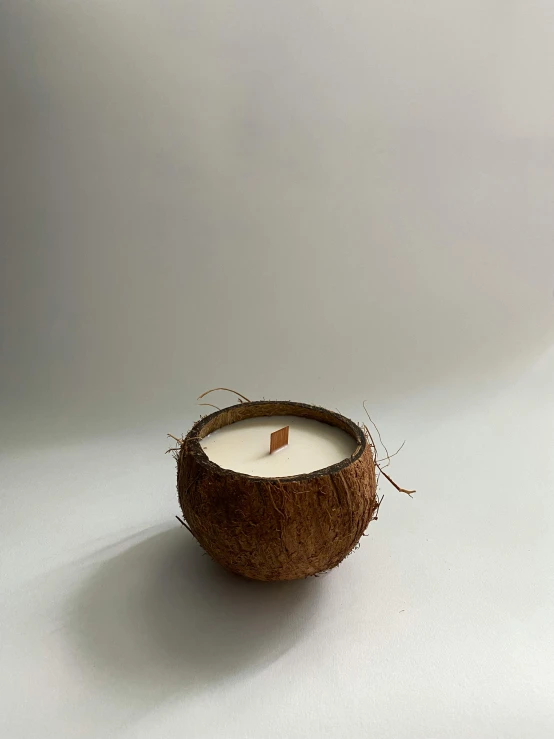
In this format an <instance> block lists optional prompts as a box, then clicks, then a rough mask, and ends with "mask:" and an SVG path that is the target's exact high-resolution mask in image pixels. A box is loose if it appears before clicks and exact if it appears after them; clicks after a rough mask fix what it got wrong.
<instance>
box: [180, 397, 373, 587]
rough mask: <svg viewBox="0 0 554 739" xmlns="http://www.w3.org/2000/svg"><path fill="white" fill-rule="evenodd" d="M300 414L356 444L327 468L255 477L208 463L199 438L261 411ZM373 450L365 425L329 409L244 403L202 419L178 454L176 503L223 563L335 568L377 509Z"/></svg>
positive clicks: (269, 569) (289, 576) (246, 567)
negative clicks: (337, 430) (339, 430)
mask: <svg viewBox="0 0 554 739" xmlns="http://www.w3.org/2000/svg"><path fill="white" fill-rule="evenodd" d="M272 415H297V416H303V417H305V418H313V419H315V420H318V421H323V422H325V423H329V424H331V425H334V426H338V427H339V428H342V429H343V430H344V431H346V432H347V433H349V434H350V435H351V436H353V437H354V438H355V439H356V441H357V442H358V447H357V449H356V451H355V452H354V454H353V455H352V457H350V458H349V459H347V460H344V461H343V462H340V463H339V464H336V465H333V466H332V467H329V468H327V469H325V470H318V471H317V472H315V473H310V474H307V475H298V476H296V477H282V478H263V477H251V476H249V475H245V474H242V473H238V472H233V471H232V470H226V469H223V468H221V467H219V466H218V465H216V464H214V463H213V462H211V461H210V460H209V459H208V457H207V456H206V454H205V453H204V451H203V450H202V447H201V444H200V440H201V439H202V438H204V437H205V436H207V435H208V434H209V433H211V432H212V431H215V430H216V429H218V428H221V427H222V426H226V425H228V424H230V423H235V422H236V421H240V420H243V419H245V418H253V417H256V416H272ZM376 487H377V486H376V476H375V460H374V457H373V449H372V447H371V445H370V444H368V443H367V442H366V438H365V436H364V434H363V432H362V430H361V429H360V428H358V426H356V424H354V423H353V422H352V421H350V420H349V419H347V418H345V417H344V416H341V415H339V414H338V413H333V412H332V411H328V410H325V409H324V408H318V407H316V406H309V405H305V404H303V403H293V402H289V401H256V402H251V403H241V404H240V405H236V406H232V407H230V408H226V409H224V410H222V411H218V412H217V413H212V414H211V415H210V416H207V417H206V418H203V419H201V420H200V421H198V423H196V424H195V425H194V426H193V428H192V429H191V430H190V432H189V433H188V434H187V436H186V438H185V439H184V441H183V443H182V444H181V449H180V451H179V453H178V457H177V490H178V493H179V502H180V505H181V509H182V511H183V514H184V516H185V519H186V521H187V523H188V526H189V527H190V530H191V532H192V533H193V535H194V536H195V537H196V539H197V540H198V542H199V543H200V544H201V546H202V547H203V548H204V549H205V550H206V551H207V552H208V553H209V554H210V555H211V556H212V557H213V559H215V560H216V561H217V562H219V563H220V564H221V565H223V567H225V568H227V569H228V570H231V571H232V572H235V573H237V574H239V575H243V576H244V577H249V578H253V579H255V580H295V579H298V578H303V577H307V576H308V575H315V574H317V573H318V572H323V571H325V570H329V569H331V568H332V567H336V565H338V564H339V563H340V562H341V561H342V560H343V559H344V557H346V555H347V554H349V553H350V552H351V551H352V549H353V548H354V547H355V546H356V544H357V543H358V541H359V540H360V537H361V536H362V534H363V533H364V531H365V529H366V528H367V526H368V524H369V522H370V521H371V520H372V518H373V517H374V516H375V514H376V512H377V508H378V502H377V497H376Z"/></svg>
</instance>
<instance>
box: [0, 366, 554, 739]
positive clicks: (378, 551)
mask: <svg viewBox="0 0 554 739" xmlns="http://www.w3.org/2000/svg"><path fill="white" fill-rule="evenodd" d="M553 391H554V353H552V352H551V353H550V354H545V355H543V357H542V358H540V359H539V360H537V361H536V362H535V364H534V366H533V367H532V368H529V369H527V370H526V371H525V372H524V373H523V374H521V373H520V374H517V375H516V373H514V374H512V375H511V376H510V377H509V378H505V380H504V384H503V385H502V387H501V388H499V389H498V390H497V391H496V392H495V393H494V394H490V393H489V394H488V395H485V394H483V393H482V394H481V395H476V396H475V397H474V399H473V401H468V400H467V395H465V396H464V397H463V398H462V396H461V395H460V403H459V406H458V410H457V411H456V412H455V413H451V414H449V415H447V414H444V413H441V407H442V404H443V399H441V394H440V392H439V391H437V390H435V391H433V392H428V393H427V394H426V395H425V397H424V396H420V397H419V398H418V400H417V401H414V402H413V403H412V405H411V406H410V407H409V409H408V412H407V411H406V409H404V410H403V411H402V416H403V421H402V426H403V428H402V429H400V428H399V427H398V417H399V416H398V414H397V415H396V416H395V414H394V413H393V412H391V413H390V414H388V415H387V416H386V417H384V418H381V419H380V422H381V428H382V431H383V432H384V433H385V432H386V436H387V437H388V438H389V441H390V442H391V446H394V444H396V443H397V442H400V441H402V440H403V437H402V434H404V436H405V437H407V439H408V441H407V444H406V447H405V448H404V450H403V452H402V454H401V455H399V456H398V457H397V458H395V460H394V465H393V467H392V469H393V471H394V475H395V476H396V477H397V478H398V480H399V481H400V482H401V483H405V484H409V485H412V484H413V485H415V486H416V487H417V489H418V492H417V494H416V495H415V496H414V498H413V499H412V500H410V498H408V497H407V496H404V495H401V494H400V493H397V492H396V491H395V490H393V489H390V488H388V487H386V486H384V485H382V491H383V492H384V493H385V500H384V503H383V505H382V509H381V515H380V517H379V520H378V521H377V522H375V523H372V524H371V525H370V527H369V529H368V536H367V537H365V538H364V539H363V540H362V546H361V548H360V549H359V550H358V551H357V552H356V553H355V554H354V555H353V556H351V557H349V558H348V559H347V560H346V561H345V562H344V563H343V564H342V565H341V566H340V567H339V568H338V569H337V570H335V571H333V572H331V573H330V574H328V575H326V576H323V577H319V578H311V579H308V580H306V581H300V582H295V583H282V584H260V583H252V582H248V581H245V580H242V579H240V578H235V577H233V576H229V575H227V574H226V573H225V572H223V571H222V570H220V569H219V568H218V566H217V565H215V564H214V563H212V561H211V560H210V559H209V558H208V557H207V556H203V554H202V552H201V550H200V549H199V547H198V546H197V545H196V544H195V542H194V541H193V540H192V539H191V537H190V535H189V534H188V532H187V531H186V530H184V529H183V528H182V527H181V526H179V524H178V523H177V522H176V521H175V519H174V518H173V516H174V514H175V513H176V512H178V508H177V502H176V497H175V492H174V465H173V461H172V460H171V459H170V457H169V456H167V457H166V456H164V454H163V451H164V445H165V443H166V442H165V438H164V434H163V431H162V429H152V430H149V431H146V432H144V433H143V434H142V435H140V436H138V435H135V436H130V435H129V436H119V437H115V436H114V437H110V438H107V437H106V438H96V439H94V440H89V441H86V442H82V443H79V442H73V443H71V444H69V443H66V444H65V445H57V446H48V445H45V446H42V447H41V446H40V445H39V446H38V447H36V446H34V445H29V446H28V447H27V448H18V449H17V450H12V451H8V452H6V453H5V454H4V455H3V456H2V458H1V462H0V477H1V479H2V486H3V497H4V504H3V515H2V519H1V529H2V532H1V533H2V550H3V554H2V580H1V597H0V603H1V606H0V608H1V620H2V659H1V662H0V707H1V710H0V724H1V725H2V726H3V730H2V735H3V736H6V737H9V738H10V739H20V738H21V739H23V738H25V739H28V738H29V737H39V736H44V735H45V732H46V733H47V734H48V736H56V737H57V738H58V739H66V738H67V739H74V738H75V737H86V738H87V739H88V738H89V737H90V738H91V739H92V738H93V737H94V738H95V739H96V738H98V739H104V738H105V737H114V738H115V737H148V739H156V738H157V737H160V739H162V737H163V738H164V739H165V738H167V737H172V736H188V737H194V739H204V738H205V739H214V737H217V738H219V737H226V739H239V738H240V739H243V738H244V737H253V738H256V739H257V738H258V737H264V738H266V739H278V738H279V739H281V738H283V739H285V737H287V738H291V737H302V738H304V737H306V739H307V738H308V737H314V736H320V737H333V738H336V737H345V739H346V738H347V737H356V738H357V737H360V739H361V738H362V737H368V736H376V737H382V738H383V739H388V738H389V737H390V739H398V737H410V738H411V739H416V738H417V739H419V738H421V739H429V738H431V737H441V738H442V737H456V739H462V738H464V739H465V738H466V737H467V739H473V738H474V737H480V738H482V739H485V738H489V737H490V738H491V739H492V738H493V737H495V738H496V737H502V739H509V738H511V737H513V738H514V739H519V738H520V737H521V736H527V737H533V739H539V738H540V739H543V738H544V739H547V737H551V736H552V735H553V733H554V704H553V702H552V696H553V695H554V670H553V665H554V548H553V546H552V537H553V534H554V530H553V525H554V524H553V521H554V496H553V494H552V492H553V490H554V456H553V455H552V448H553V444H554V416H553V414H552V410H553V408H552V397H553ZM462 401H463V402H462ZM344 410H345V409H344ZM353 410H354V409H352V411H351V412H353ZM408 415H411V418H412V420H411V421H410V422H408V420H407V418H408ZM173 430H175V431H178V432H180V431H181V430H183V429H181V428H174V429H173Z"/></svg>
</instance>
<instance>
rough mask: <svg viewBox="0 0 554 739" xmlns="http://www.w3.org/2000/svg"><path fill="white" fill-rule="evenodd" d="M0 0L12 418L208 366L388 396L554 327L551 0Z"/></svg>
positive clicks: (137, 411)
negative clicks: (368, 0) (412, 0)
mask: <svg viewBox="0 0 554 739" xmlns="http://www.w3.org/2000/svg"><path fill="white" fill-rule="evenodd" d="M0 8H1V16H2V17H1V23H0V60H1V69H2V94H1V105H2V180H3V187H4V189H3V192H2V209H3V211H4V213H3V217H2V270H1V281H2V282H1V293H0V300H1V301H2V304H1V321H2V325H1V335H2V365H1V373H2V376H1V391H2V417H3V419H4V424H3V427H4V432H5V436H6V437H7V438H8V439H11V440H14V439H17V438H20V437H21V438H25V436H26V435H27V434H28V433H29V432H30V431H31V430H34V432H35V433H36V432H38V431H39V430H40V432H41V433H42V432H47V433H49V434H50V433H58V432H61V433H66V432H69V433H75V430H76V429H80V431H81V432H82V433H85V431H87V430H96V429H104V428H108V427H110V428H111V427H112V426H113V425H114V424H115V425H116V426H127V425H128V424H135V423H143V422H146V421H148V420H149V419H150V420H151V419H152V418H153V417H155V418H158V419H164V418H166V417H174V418H179V417H182V416H183V414H186V413H188V412H190V410H191V407H192V405H193V403H194V400H195V398H196V396H197V395H198V394H199V393H200V392H201V391H203V390H206V389H208V388H210V387H214V386H216V385H221V384H224V385H230V386H231V387H236V388H237V389H238V390H240V391H241V392H243V393H245V394H246V395H249V396H252V397H255V398H257V397H260V396H266V397H273V398H279V397H290V398H294V399H302V400H310V401H318V402H327V403H328V404H329V405H331V406H334V405H337V404H349V403H358V404H359V403H360V402H361V400H363V399H364V398H369V399H370V400H371V402H372V403H373V405H374V406H375V404H380V403H385V404H387V403H389V402H391V401H392V402H400V403H401V402H403V399H406V398H408V397H409V396H411V395H412V394H413V393H414V391H416V390H418V389H420V388H422V387H427V386H429V385H436V383H438V382H452V381H457V380H456V378H460V377H465V376H467V375H468V373H471V374H472V375H473V376H479V377H481V378H486V377H490V376H493V377H494V376H496V373H497V372H498V371H499V370H500V368H506V367H510V366H513V363H514V361H517V362H519V363H521V361H523V362H528V361H529V359H530V358H531V357H532V356H534V355H535V354H536V353H537V352H539V351H540V350H541V349H542V348H543V347H544V346H545V345H546V344H547V343H548V341H549V338H550V337H551V336H552V308H553V297H552V289H553V287H554V280H553V277H552V268H553V266H554V249H553V247H552V235H553V234H552V223H551V202H552V193H553V186H554V154H553V150H552V144H551V135H552V130H553V128H552V124H553V120H554V118H553V113H554V97H553V96H552V89H553V88H554V85H553V83H554V79H553V77H554V74H553V69H554V45H553V44H552V43H551V31H549V30H548V29H549V28H550V21H551V17H550V10H549V3H548V2H547V1H546V0H544V2H531V3H518V2H515V3H514V2H497V1H490V0H489V1H487V2H483V0H470V1H469V2H468V1H467V0H465V1H464V2H459V1H458V0H450V1H449V2H444V0H428V1H427V2H423V3H401V4H397V3H390V2H384V1H383V2H381V0H377V1H376V2H371V3H364V2H355V1H354V0H346V1H343V2H340V3H336V2H327V1H323V2H322V1H321V0H320V1H316V0H304V1H303V2H282V0H281V1H277V0H269V1H266V2H263V3H260V2H258V1H257V0H241V1H240V2H236V3H227V2H186V1H183V0H163V1H162V2H155V3H154V2H149V1H147V0H119V1H118V2H102V1H100V0H90V1H89V2H66V0H47V1H45V2H40V3H29V2H19V1H18V0H11V1H10V0H8V1H6V0H3V2H2V3H1V4H0ZM216 402H217V401H216Z"/></svg>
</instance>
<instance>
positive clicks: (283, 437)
mask: <svg viewBox="0 0 554 739" xmlns="http://www.w3.org/2000/svg"><path fill="white" fill-rule="evenodd" d="M288 443H289V427H288V426H285V427H284V428H282V429H279V431H274V432H273V433H272V434H271V440H270V444H269V453H270V454H273V452H276V451H277V450H278V449H282V448H283V447H284V446H287V444H288Z"/></svg>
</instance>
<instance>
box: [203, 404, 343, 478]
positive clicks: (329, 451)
mask: <svg viewBox="0 0 554 739" xmlns="http://www.w3.org/2000/svg"><path fill="white" fill-rule="evenodd" d="M283 426H289V427H290V432H289V443H288V446H286V447H283V448H282V449H279V450H278V451H276V452H273V454H270V453H269V437H270V435H271V434H272V433H273V431H277V430H278V429H280V428H283ZM201 444H202V448H203V449H204V451H205V452H206V454H207V455H208V457H209V458H210V459H211V460H212V462H215V463H216V464H218V465H219V466H220V467H225V468H226V469H229V470H235V471H236V472H244V473H246V474H247V475H255V476H258V477H290V476H292V475H300V474H303V473H306V472H315V471H316V470H321V469H324V468H325V467H330V466H331V465H332V464H336V463H337V462H341V461H342V460H343V459H346V458H347V457H350V456H351V455H352V454H353V452H354V450H355V449H356V446H357V444H356V441H355V440H354V439H353V438H352V437H351V436H350V435H349V434H347V433H346V432H344V431H342V430H341V429H339V428H337V427H336V426H330V425H329V424H327V423H321V422H320V421H314V420H312V419H310V418H299V417H298V416H262V417H260V418H248V419H246V420H244V421H238V422H237V423H233V424H231V425H230V426H224V427H223V428H221V429H219V430H218V431H214V432H213V434H210V435H209V436H206V437H205V438H204V439H202V442H201Z"/></svg>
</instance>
